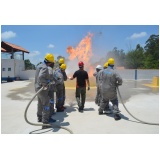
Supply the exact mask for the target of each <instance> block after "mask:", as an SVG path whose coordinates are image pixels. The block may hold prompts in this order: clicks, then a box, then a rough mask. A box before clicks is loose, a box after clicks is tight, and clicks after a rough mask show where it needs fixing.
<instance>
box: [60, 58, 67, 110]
mask: <svg viewBox="0 0 160 160" xmlns="http://www.w3.org/2000/svg"><path fill="white" fill-rule="evenodd" d="M58 63H59V67H60V66H61V65H62V64H64V59H63V58H60V59H59V61H58ZM62 74H63V80H64V81H67V74H66V72H65V70H64V71H63V72H62ZM65 99H66V89H65V84H64V83H63V106H62V108H63V109H66V107H65V106H64V104H65Z"/></svg>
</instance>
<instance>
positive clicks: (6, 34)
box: [1, 31, 16, 39]
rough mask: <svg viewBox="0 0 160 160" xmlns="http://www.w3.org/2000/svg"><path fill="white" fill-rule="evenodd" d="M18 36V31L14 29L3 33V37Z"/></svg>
mask: <svg viewBox="0 0 160 160" xmlns="http://www.w3.org/2000/svg"><path fill="white" fill-rule="evenodd" d="M14 37H16V33H14V32H12V31H6V32H3V33H2V34H1V38H2V39H10V38H14Z"/></svg>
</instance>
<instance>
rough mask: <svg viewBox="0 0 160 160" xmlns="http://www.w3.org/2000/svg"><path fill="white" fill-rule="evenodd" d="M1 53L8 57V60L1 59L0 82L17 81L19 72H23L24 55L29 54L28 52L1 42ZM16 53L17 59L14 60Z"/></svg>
mask: <svg viewBox="0 0 160 160" xmlns="http://www.w3.org/2000/svg"><path fill="white" fill-rule="evenodd" d="M1 53H3V54H8V55H9V56H10V58H9V59H2V58H1V81H7V80H8V79H9V80H11V81H13V80H16V79H19V78H20V73H21V71H24V70H25V64H24V53H29V51H27V50H25V49H24V48H22V47H20V46H17V45H14V44H11V43H8V42H4V41H2V42H1ZM16 53H19V59H15V54H16Z"/></svg>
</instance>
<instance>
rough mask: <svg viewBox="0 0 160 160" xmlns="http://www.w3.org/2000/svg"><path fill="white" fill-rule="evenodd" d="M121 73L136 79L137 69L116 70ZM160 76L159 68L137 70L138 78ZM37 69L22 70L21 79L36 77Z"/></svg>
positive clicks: (123, 76) (145, 78)
mask: <svg viewBox="0 0 160 160" xmlns="http://www.w3.org/2000/svg"><path fill="white" fill-rule="evenodd" d="M116 71H117V73H119V74H120V76H121V77H122V79H123V80H125V79H126V80H134V79H135V70H134V69H120V70H116ZM155 76H159V70H158V69H138V70H137V80H151V79H152V78H153V77H155ZM34 77H35V70H26V71H21V73H20V78H21V79H34Z"/></svg>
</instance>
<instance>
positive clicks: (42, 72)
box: [35, 53, 56, 129]
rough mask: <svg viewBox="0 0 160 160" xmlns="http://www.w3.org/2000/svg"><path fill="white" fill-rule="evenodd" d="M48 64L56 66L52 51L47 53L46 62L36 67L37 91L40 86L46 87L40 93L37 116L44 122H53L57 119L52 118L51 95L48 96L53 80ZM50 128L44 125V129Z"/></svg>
mask: <svg viewBox="0 0 160 160" xmlns="http://www.w3.org/2000/svg"><path fill="white" fill-rule="evenodd" d="M48 66H50V67H51V68H53V67H54V56H53V54H51V53H48V54H46V56H45V58H44V63H41V64H39V65H38V66H37V68H36V73H35V91H36V92H37V91H38V90H39V89H40V88H42V87H44V90H42V91H41V92H40V93H39V94H38V95H37V98H38V104H37V117H38V122H43V123H44V124H48V123H53V122H55V121H56V120H54V119H52V118H51V114H50V111H51V110H50V103H49V101H50V97H49V96H48V93H49V87H48V84H49V83H50V82H51V79H50V75H49V71H48ZM45 128H48V126H42V129H45Z"/></svg>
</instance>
